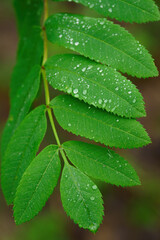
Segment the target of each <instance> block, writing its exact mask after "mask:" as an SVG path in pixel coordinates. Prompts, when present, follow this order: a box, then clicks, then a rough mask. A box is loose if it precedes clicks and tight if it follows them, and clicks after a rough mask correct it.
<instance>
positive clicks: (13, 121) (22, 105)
mask: <svg viewBox="0 0 160 240" xmlns="http://www.w3.org/2000/svg"><path fill="white" fill-rule="evenodd" d="M14 5H15V10H16V14H17V22H18V26H19V33H20V40H19V45H18V53H17V62H16V66H15V67H14V70H13V73H12V79H11V88H10V89H11V91H10V102H11V109H10V115H9V120H8V122H7V125H6V127H5V130H4V133H3V138H2V146H1V154H2V159H3V157H4V153H5V150H6V147H7V144H8V143H9V140H10V138H11V136H12V135H13V133H14V131H15V129H16V127H17V126H18V125H19V124H20V122H21V121H22V120H23V119H24V117H25V116H26V114H27V113H28V111H29V108H30V105H31V104H32V102H33V100H34V98H35V96H36V93H37V91H38V87H39V69H38V68H40V65H41V61H42V54H43V40H42V38H41V28H40V19H41V13H42V10H43V1H42V0H35V1H34V4H33V2H32V1H28V0H24V1H21V0H14ZM35 65H38V66H39V67H38V66H35ZM31 80H32V81H33V83H32V81H31ZM36 84H37V86H36ZM32 85H33V86H32ZM29 89H31V90H29ZM27 95H28V96H27ZM19 96H20V97H21V102H20V101H19ZM16 101H17V102H16ZM23 101H24V102H23ZM25 101H26V102H25ZM18 107H19V108H18Z"/></svg>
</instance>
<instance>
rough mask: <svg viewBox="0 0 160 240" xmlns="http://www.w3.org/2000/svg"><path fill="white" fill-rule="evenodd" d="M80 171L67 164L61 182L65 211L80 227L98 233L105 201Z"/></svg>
mask: <svg viewBox="0 0 160 240" xmlns="http://www.w3.org/2000/svg"><path fill="white" fill-rule="evenodd" d="M95 186H96V185H95V184H94V183H93V182H92V181H91V180H90V178H89V177H87V176H86V175H85V174H83V173H82V172H80V171H79V170H78V169H76V168H74V167H72V166H70V165H69V164H65V166H64V169H63V172H62V178H61V182H60V192H61V199H62V204H63V207H64V210H65V211H66V213H67V215H69V216H70V218H71V219H73V220H74V222H75V223H77V224H78V225H79V226H80V227H82V228H84V229H89V230H90V231H92V232H96V231H97V229H98V227H99V225H100V223H101V222H102V216H103V201H102V198H101V193H100V191H99V190H98V188H97V186H96V187H95Z"/></svg>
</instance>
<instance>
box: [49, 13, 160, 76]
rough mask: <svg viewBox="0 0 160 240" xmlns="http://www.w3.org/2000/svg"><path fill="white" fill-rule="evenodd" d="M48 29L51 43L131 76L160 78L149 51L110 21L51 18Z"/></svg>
mask: <svg viewBox="0 0 160 240" xmlns="http://www.w3.org/2000/svg"><path fill="white" fill-rule="evenodd" d="M45 26H46V31H47V37H48V40H49V41H51V42H52V43H58V44H59V45H62V46H64V47H67V48H70V49H72V50H74V51H77V52H79V53H80V54H82V55H84V56H86V57H89V58H91V59H94V60H96V61H98V62H101V63H104V64H107V65H110V66H112V67H114V68H116V69H117V70H120V71H121V72H123V73H125V72H126V73H128V74H130V75H132V76H137V77H151V76H157V75H158V71H157V69H156V67H155V65H154V62H153V59H152V57H151V56H150V54H149V53H148V51H147V50H146V49H145V48H144V47H143V46H142V45H141V44H139V42H138V41H136V40H135V39H134V37H133V36H132V35H131V34H130V33H128V32H127V31H126V30H125V29H124V28H122V27H120V26H119V25H117V24H114V23H113V22H111V21H108V20H106V19H102V18H90V17H84V16H81V15H73V14H67V13H59V14H55V15H52V16H51V17H49V18H48V20H47V21H46V23H45Z"/></svg>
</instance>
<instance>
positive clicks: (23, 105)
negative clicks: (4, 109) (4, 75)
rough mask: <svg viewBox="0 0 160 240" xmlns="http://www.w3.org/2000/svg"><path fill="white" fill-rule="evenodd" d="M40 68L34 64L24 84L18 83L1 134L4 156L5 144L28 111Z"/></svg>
mask: <svg viewBox="0 0 160 240" xmlns="http://www.w3.org/2000/svg"><path fill="white" fill-rule="evenodd" d="M40 71H41V68H40V66H38V65H35V66H34V67H33V68H32V70H31V72H30V73H29V74H28V75H27V77H26V78H25V79H24V84H23V85H20V87H19V89H18V92H17V94H16V95H15V97H14V99H13V101H12V102H11V108H10V114H9V119H8V121H7V123H6V126H5V128H4V131H3V135H2V144H1V153H2V156H4V153H5V151H6V148H7V145H8V143H9V141H10V139H11V137H12V135H13V134H14V132H15V130H16V128H17V127H18V126H19V124H20V123H21V121H22V120H23V119H24V118H25V116H26V114H27V113H28V111H29V109H30V107H31V104H32V102H33V101H34V99H35V97H36V95H37V92H38V89H39V84H40Z"/></svg>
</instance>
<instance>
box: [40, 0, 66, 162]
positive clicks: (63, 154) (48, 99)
mask: <svg viewBox="0 0 160 240" xmlns="http://www.w3.org/2000/svg"><path fill="white" fill-rule="evenodd" d="M47 18H48V0H44V19H43V25H44V23H45V21H46V20H47ZM42 29H43V41H44V52H43V61H42V76H43V83H44V91H45V101H46V105H47V112H48V117H49V120H50V124H51V127H52V130H53V133H54V136H55V139H56V142H57V145H58V147H59V149H60V153H61V155H62V158H63V160H64V162H65V163H66V164H68V160H67V158H66V155H65V153H64V150H63V149H62V148H61V143H60V140H59V137H58V133H57V130H56V127H55V123H54V120H53V115H52V110H51V108H50V107H49V103H50V93H49V86H48V82H47V78H46V71H45V67H44V64H45V62H46V61H47V58H48V46H47V35H46V30H45V27H44V26H43V28H42Z"/></svg>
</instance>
